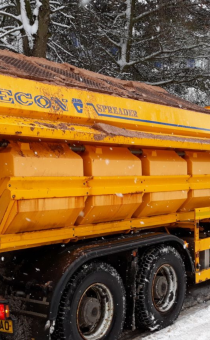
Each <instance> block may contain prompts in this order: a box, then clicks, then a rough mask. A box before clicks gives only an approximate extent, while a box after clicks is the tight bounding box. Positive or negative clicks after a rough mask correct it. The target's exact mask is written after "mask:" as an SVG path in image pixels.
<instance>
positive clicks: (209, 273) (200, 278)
mask: <svg viewBox="0 0 210 340" xmlns="http://www.w3.org/2000/svg"><path fill="white" fill-rule="evenodd" d="M209 279H210V268H208V269H204V270H201V271H200V272H197V273H195V282H196V283H201V282H204V281H207V280H209Z"/></svg>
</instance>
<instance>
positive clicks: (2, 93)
mask: <svg viewBox="0 0 210 340" xmlns="http://www.w3.org/2000/svg"><path fill="white" fill-rule="evenodd" d="M9 96H12V91H10V90H3V89H0V101H1V102H4V103H11V104H14V99H13V98H9Z"/></svg>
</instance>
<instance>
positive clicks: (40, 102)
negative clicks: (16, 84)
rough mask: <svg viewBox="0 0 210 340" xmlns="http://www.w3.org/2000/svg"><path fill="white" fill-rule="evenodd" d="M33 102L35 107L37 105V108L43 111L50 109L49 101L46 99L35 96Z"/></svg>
mask: <svg viewBox="0 0 210 340" xmlns="http://www.w3.org/2000/svg"><path fill="white" fill-rule="evenodd" d="M34 101H35V103H36V105H38V106H39V107H41V108H43V109H49V108H50V107H51V101H50V99H49V98H47V97H44V96H36V97H35V98H34Z"/></svg>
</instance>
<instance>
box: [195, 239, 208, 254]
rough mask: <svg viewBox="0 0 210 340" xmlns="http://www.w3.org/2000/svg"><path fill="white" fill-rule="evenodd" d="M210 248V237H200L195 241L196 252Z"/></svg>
mask: <svg viewBox="0 0 210 340" xmlns="http://www.w3.org/2000/svg"><path fill="white" fill-rule="evenodd" d="M207 249H210V237H207V238H204V239H200V240H199V241H196V242H195V252H200V251H204V250H207Z"/></svg>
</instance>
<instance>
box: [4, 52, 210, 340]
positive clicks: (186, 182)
mask: <svg viewBox="0 0 210 340" xmlns="http://www.w3.org/2000/svg"><path fill="white" fill-rule="evenodd" d="M209 136H210V116H209V115H208V110H207V109H204V108H201V107H199V106H197V105H194V104H191V103H188V102H186V101H184V100H182V99H179V98H177V97H175V96H172V95H170V94H168V93H167V92H166V91H165V90H163V89H160V88H153V87H151V86H149V85H145V84H142V83H138V82H131V81H122V80H116V79H113V78H110V77H106V76H102V75H99V74H95V73H93V72H89V71H85V70H80V69H78V68H75V67H73V66H71V65H68V64H62V65H60V64H56V63H52V62H49V61H46V60H42V59H38V58H27V57H24V56H20V55H15V54H13V53H9V52H7V51H6V52H5V51H1V52H0V137H1V139H0V162H1V167H0V252H1V253H2V259H3V261H2V265H1V266H0V268H1V271H0V279H1V282H2V288H1V294H2V299H3V300H2V301H3V302H2V305H1V303H0V308H1V306H3V307H2V308H3V314H2V318H1V313H0V319H2V321H1V322H2V326H1V328H0V331H1V332H2V334H4V336H7V335H6V334H7V333H12V334H13V336H15V337H16V339H18V336H19V335H18V334H22V333H21V330H22V329H24V337H23V335H21V336H22V338H21V337H20V338H21V339H24V340H25V339H26V340H28V339H36V340H40V339H56V340H58V339H61V340H63V339H69V340H73V339H74V340H82V339H85V340H106V339H112V340H117V339H118V338H119V336H120V333H121V331H122V329H123V325H124V322H125V321H126V323H125V325H128V324H129V325H132V328H133V329H134V328H135V327H139V328H141V327H143V328H150V329H152V330H154V329H159V328H161V327H165V326H167V325H168V324H170V322H173V321H174V320H175V319H176V318H177V316H178V314H179V311H180V310H181V307H182V303H183V299H184V295H185V287H186V280H185V273H187V276H188V277H192V276H194V278H195V282H196V283H199V282H203V281H206V280H208V279H209V278H210V254H209V249H210V237H208V230H209V218H210V139H209ZM17 268H18V269H17ZM78 287H79V288H78ZM77 289H79V290H78V291H77ZM8 301H9V306H10V309H11V315H12V316H11V317H10V316H8V315H7V313H6V310H7V309H6V308H8V307H5V306H8ZM0 302H1V301H0ZM17 305H18V306H17ZM117 306H118V307H117ZM126 310H127V312H126ZM23 315H24V317H26V316H27V317H28V321H25V319H23ZM116 315H117V316H116ZM23 320H24V321H23ZM127 327H128V326H127ZM9 336H11V335H9Z"/></svg>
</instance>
